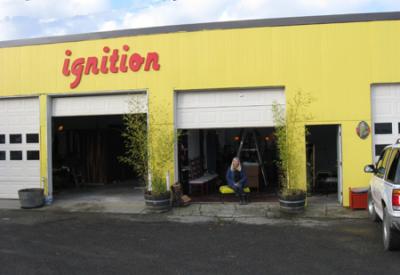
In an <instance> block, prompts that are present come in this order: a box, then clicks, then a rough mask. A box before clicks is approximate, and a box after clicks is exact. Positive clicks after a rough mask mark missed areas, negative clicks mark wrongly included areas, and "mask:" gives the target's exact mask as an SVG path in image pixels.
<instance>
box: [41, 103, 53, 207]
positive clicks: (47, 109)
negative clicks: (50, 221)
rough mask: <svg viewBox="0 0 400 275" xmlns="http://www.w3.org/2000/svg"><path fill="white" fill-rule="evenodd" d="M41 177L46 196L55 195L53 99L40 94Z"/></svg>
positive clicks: (49, 197)
mask: <svg viewBox="0 0 400 275" xmlns="http://www.w3.org/2000/svg"><path fill="white" fill-rule="evenodd" d="M39 101H40V179H41V185H42V186H43V188H44V193H45V196H46V198H48V199H50V201H51V198H52V195H53V184H52V182H53V181H52V172H51V171H52V153H51V101H50V98H49V96H47V95H40V96H39Z"/></svg>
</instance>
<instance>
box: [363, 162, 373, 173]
mask: <svg viewBox="0 0 400 275" xmlns="http://www.w3.org/2000/svg"><path fill="white" fill-rule="evenodd" d="M364 172H365V173H375V172H376V169H375V165H373V164H368V165H365V167H364Z"/></svg>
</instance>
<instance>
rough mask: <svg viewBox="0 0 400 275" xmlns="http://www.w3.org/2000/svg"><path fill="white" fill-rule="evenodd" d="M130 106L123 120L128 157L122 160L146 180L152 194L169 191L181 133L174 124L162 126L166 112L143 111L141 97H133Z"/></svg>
mask: <svg viewBox="0 0 400 275" xmlns="http://www.w3.org/2000/svg"><path fill="white" fill-rule="evenodd" d="M129 105H130V107H129V109H130V111H129V113H127V114H125V115H124V117H123V120H124V125H125V129H124V131H123V132H122V137H123V138H124V144H125V154H124V155H123V156H120V158H119V160H120V161H121V162H123V163H125V164H128V165H129V166H131V167H132V169H133V170H134V171H135V173H136V174H137V175H138V176H139V177H140V178H142V179H143V182H144V183H145V186H146V190H147V192H148V193H151V194H152V195H160V194H163V193H165V192H169V191H170V190H167V185H166V178H167V174H169V172H170V171H171V170H173V160H174V146H175V141H176V140H177V132H176V131H175V130H174V128H173V125H169V124H160V123H158V120H157V119H156V118H159V117H160V115H161V116H162V110H157V109H152V113H151V114H146V113H145V112H144V110H141V108H142V107H141V106H143V102H141V101H140V99H139V97H135V96H133V98H132V99H131V101H130V104H129ZM148 124H149V125H151V127H148Z"/></svg>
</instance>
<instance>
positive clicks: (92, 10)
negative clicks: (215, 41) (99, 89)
mask: <svg viewBox="0 0 400 275" xmlns="http://www.w3.org/2000/svg"><path fill="white" fill-rule="evenodd" d="M398 10H400V0H374V1H372V0H176V1H172V0H125V1H123V0H0V40H11V39H21V38H31V37H40V36H54V35H65V34H74V33H85V32H96V31H108V30H115V29H127V28H141V27H150V26H162V25H176V24H187V23H199V22H211V21H228V20H240V19H256V18H273V17H288V16H305V15H322V14H342V13H362V12H383V11H398Z"/></svg>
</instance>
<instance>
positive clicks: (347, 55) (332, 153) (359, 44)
mask: <svg viewBox="0 0 400 275" xmlns="http://www.w3.org/2000/svg"><path fill="white" fill-rule="evenodd" d="M399 31H400V13H397V12H395V13H376V14H355V15H354V14H352V15H334V16H316V17H304V18H283V19H262V20H250V21H237V22H221V23H207V24H194V25H181V26H168V27H155V28H146V29H133V30H123V31H112V32H101V33H90V34H79V35H68V36H60V37H49V38H37V39H36V38H35V39H27V40H16V41H4V42H0V115H1V116H0V197H1V198H16V196H17V190H18V189H21V188H22V187H38V186H39V185H40V184H44V185H45V189H46V192H47V193H48V195H52V193H53V189H54V185H55V180H56V179H55V177H57V180H59V178H60V176H59V174H60V173H61V174H62V170H63V169H66V170H68V169H70V170H75V174H74V177H83V178H85V179H86V180H85V181H86V182H87V181H104V182H107V181H113V180H123V179H122V178H118V177H117V176H116V174H119V175H122V174H124V175H125V176H124V177H125V178H129V175H128V174H129V172H127V171H126V170H125V169H124V168H121V167H116V166H118V165H117V163H116V162H115V161H112V160H109V159H111V158H114V157H115V156H114V155H115V152H117V151H118V150H121V148H120V147H121V146H120V143H119V141H118V138H117V137H116V136H112V137H110V135H111V134H110V133H111V132H112V130H113V129H114V130H115V131H118V129H120V127H121V115H123V114H124V113H126V112H128V111H129V106H128V103H127V102H128V101H129V98H130V97H132V96H135V97H137V98H138V99H139V100H140V101H141V102H142V107H143V108H141V109H140V110H137V111H138V112H144V113H146V112H149V113H151V112H152V110H156V109H158V110H163V111H162V113H160V114H159V118H158V119H157V123H160V124H167V125H172V126H174V127H175V128H176V129H183V130H184V131H183V132H184V139H183V140H182V141H181V143H182V144H179V146H177V150H176V151H177V152H176V156H175V163H174V167H175V169H174V170H175V171H171V173H172V176H175V180H178V178H179V180H185V179H184V178H185V175H184V173H185V169H184V168H185V166H189V169H190V166H191V165H192V166H194V165H196V164H195V162H196V161H198V162H199V164H198V165H199V167H201V169H200V170H202V171H201V172H199V175H196V176H200V175H201V173H204V172H209V173H217V174H218V175H219V177H220V179H221V181H223V171H224V169H226V166H227V165H228V164H229V162H230V157H231V156H232V155H234V154H235V153H237V148H238V145H239V142H240V140H241V139H242V138H243V136H242V135H241V134H243V133H244V130H246V129H247V130H248V132H250V133H255V132H257V133H258V134H257V137H258V140H257V142H258V145H259V147H260V148H259V150H260V151H261V155H262V158H263V160H262V165H263V166H265V167H264V170H265V174H266V175H265V176H266V178H267V179H266V181H267V183H265V182H264V179H263V177H262V176H261V175H259V176H258V179H255V177H256V176H254V175H251V176H253V177H254V181H255V182H258V186H257V187H258V188H259V189H261V190H264V191H268V190H269V191H271V190H275V189H276V188H277V183H276V178H277V175H276V171H275V170H274V162H273V160H274V157H275V155H276V150H275V151H274V145H273V136H272V132H273V128H272V127H273V126H274V124H273V120H272V113H271V106H272V103H273V102H274V101H276V102H278V103H279V104H282V105H285V104H286V102H288V101H290V100H291V99H292V98H293V96H294V95H295V93H296V92H297V91H302V92H305V93H309V94H311V96H312V98H313V99H314V100H313V101H312V104H311V107H310V109H309V111H310V113H312V119H310V120H308V121H304V125H305V127H307V128H308V129H309V132H310V135H309V136H308V137H304V143H303V144H301V146H302V148H303V150H302V151H303V152H304V154H302V160H303V162H302V165H303V168H304V169H303V172H302V174H301V178H303V179H304V180H303V183H302V184H303V187H304V188H306V185H307V184H306V182H307V172H308V189H309V191H310V192H325V191H326V192H330V191H332V192H338V200H339V201H342V202H343V205H344V206H348V205H349V192H348V191H349V187H360V186H366V185H367V184H368V180H369V176H368V175H366V174H364V173H363V167H364V165H365V164H368V163H371V162H372V161H373V158H374V155H376V154H379V150H380V149H381V147H382V145H384V144H389V143H393V142H394V141H395V140H396V138H397V136H398V135H399V134H398V133H399V132H400V124H399V123H400V107H399V106H400V104H399V103H400V85H399V84H397V83H399V82H400V69H399V64H400V50H399V49H400V36H399V35H398V34H399ZM362 122H363V123H362ZM360 123H361V124H360ZM359 125H361V127H358V126H359ZM149 126H150V127H151V126H152V125H149ZM368 126H369V127H371V134H369V135H368ZM71 127H72V128H73V129H74V131H68V129H72V128H71ZM105 128H107V129H108V130H106V129H105ZM93 129H97V132H96V133H95V131H94V130H93ZM110 129H111V130H110ZM116 129H117V130H116ZM357 129H358V130H361V137H360V135H358V134H357ZM254 130H256V131H254ZM358 132H360V131H358ZM302 134H303V135H304V133H302ZM363 134H365V135H363ZM250 143H251V142H250ZM108 147H113V148H117V147H118V148H119V149H118V150H117V149H112V150H110V149H107V148H108ZM251 147H252V146H251V145H249V148H251ZM99 151H100V152H103V153H104V152H105V153H106V154H107V155H108V156H111V157H109V158H106V159H107V160H104V159H101V158H99V157H98V152H99ZM113 151H115V152H113ZM96 152H97V153H96ZM249 152H250V151H249ZM113 154H114V155H113ZM246 157H249V158H252V156H251V153H248V154H247V156H246ZM84 158H86V159H84ZM88 158H92V159H88ZM243 158H245V157H243ZM180 159H181V161H182V163H181V164H179V163H178V162H179V161H180ZM252 161H253V162H254V157H253V159H252ZM249 162H251V161H249ZM82 163H84V164H85V165H86V167H84V168H82V165H83V164H82ZM307 164H308V165H307ZM88 165H94V166H96V169H93V168H88ZM171 165H172V164H171ZM65 167H68V169H67V168H65ZM110 167H113V168H112V169H111V168H110ZM192 168H193V167H192ZM99 170H100V171H102V172H98V171H99ZM220 171H222V172H220ZM57 173H58V174H57ZM193 173H194V172H193V171H192V172H191V175H189V177H190V176H191V177H194V175H193ZM255 173H256V174H257V173H258V172H255ZM56 174H57V175H56ZM60 185H62V184H60ZM265 185H268V186H269V187H268V186H267V187H265ZM271 192H273V191H271Z"/></svg>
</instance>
